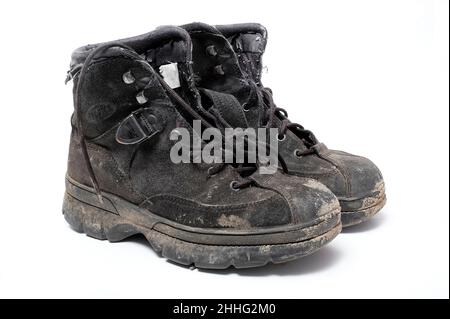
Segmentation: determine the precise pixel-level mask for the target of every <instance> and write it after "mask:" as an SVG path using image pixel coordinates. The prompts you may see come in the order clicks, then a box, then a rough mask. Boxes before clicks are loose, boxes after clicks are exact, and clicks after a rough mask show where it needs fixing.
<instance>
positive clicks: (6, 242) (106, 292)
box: [0, 0, 449, 298]
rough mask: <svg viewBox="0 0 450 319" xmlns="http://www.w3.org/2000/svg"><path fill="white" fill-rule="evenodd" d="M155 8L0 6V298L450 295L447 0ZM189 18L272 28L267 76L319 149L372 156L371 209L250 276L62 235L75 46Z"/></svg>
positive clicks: (164, 4) (142, 4)
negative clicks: (378, 179)
mask: <svg viewBox="0 0 450 319" xmlns="http://www.w3.org/2000/svg"><path fill="white" fill-rule="evenodd" d="M159 2H160V3H158V2H157V1H149V0H145V1H112V0H109V1H104V2H100V1H95V2H94V1H92V0H89V1H80V0H78V1H72V2H63V1H54V2H50V1H14V2H5V1H2V2H1V4H0V32H1V43H2V44H1V50H0V71H1V74H0V92H1V94H0V103H1V114H2V121H1V124H0V136H1V142H2V144H1V147H0V150H1V151H0V154H1V157H0V161H1V162H0V163H1V166H0V167H1V170H2V171H1V175H0V177H1V183H0V196H1V206H0V207H1V208H0V212H1V215H0V216H1V219H0V226H1V229H0V297H4V298H6V297H44V298H46V297H64V298H65V297H88V298H89V297H138V298H141V297H142V298H155V297H158V298H169V297H173V298H196V297H199V298H205V297H208V298H230V297H234V298H241V297H245V298H259V297H266V298H270V297H274V298H283V297H286V298H317V297H319V298H347V297H356V298H368V297H375V298H391V297H394V298H401V297H408V298H409V297H442V298H444V297H445V298H448V297H449V245H448V244H449V195H448V191H449V189H448V188H449V180H448V173H449V172H448V167H449V157H448V156H449V153H448V142H449V141H448V139H449V135H448V134H449V122H448V116H449V114H448V113H449V91H448V87H449V65H448V61H449V46H448V44H449V43H448V36H449V35H448V30H449V29H448V28H449V24H448V23H449V17H448V12H449V8H448V1H445V0H443V1H412V0H407V1H380V0H376V1H359V0H358V1H298V0H297V1H262V0H257V1H248V0H247V1H243V0H239V1H235V0H226V1H222V2H221V1H215V2H214V3H212V2H211V1H186V0H183V1H178V0H172V1H159ZM193 21H202V22H206V23H211V24H213V23H221V24H226V23H237V22H253V21H255V22H260V23H262V24H264V25H266V26H267V27H268V29H269V37H270V39H269V45H268V48H267V54H266V57H265V60H264V62H265V64H266V65H267V67H268V69H269V72H268V73H267V74H265V75H264V80H265V84H266V85H267V86H270V87H272V89H273V90H274V91H275V99H276V101H277V104H278V105H279V106H282V107H285V108H287V109H288V111H289V112H290V117H291V119H292V120H295V121H297V122H300V123H301V124H303V125H304V126H306V127H307V128H309V129H312V130H313V131H314V132H315V133H316V135H317V136H318V137H319V138H320V140H321V141H323V142H325V143H326V144H327V145H328V146H329V147H331V148H338V149H342V150H346V151H350V152H353V153H356V154H360V155H365V156H367V157H370V158H371V159H372V160H373V161H374V162H375V163H377V165H378V166H379V167H380V168H381V170H382V171H383V173H384V176H385V179H386V184H387V194H388V204H387V206H386V208H385V209H383V211H382V212H381V214H380V215H379V216H377V217H376V218H375V219H374V220H372V221H371V222H370V223H367V224H365V225H363V226H359V227H355V228H352V229H351V230H348V231H345V232H344V233H343V234H341V235H340V236H338V238H336V239H335V240H334V241H333V242H332V243H331V244H330V245H329V246H327V247H325V248H324V249H322V250H321V251H319V252H318V253H316V254H315V255H312V256H309V257H306V258H304V259H301V260H299V261H296V262H292V263H290V264H285V265H278V266H268V267H265V268H261V269H254V270H228V271H200V270H189V269H186V268H183V267H179V266H176V265H174V264H171V263H168V262H166V261H165V260H164V259H162V258H159V257H158V256H157V255H156V254H155V253H154V252H153V251H152V250H151V248H150V247H149V245H147V244H146V242H145V241H143V240H128V241H125V242H122V243H116V244H111V243H108V242H106V241H98V240H94V239H91V238H88V237H86V236H85V235H80V234H78V233H76V232H74V231H72V230H71V229H70V228H69V226H68V225H67V224H66V222H65V221H64V218H63V216H62V214H61V204H62V198H63V193H64V175H65V169H66V161H67V150H68V142H69V133H70V125H69V118H70V115H71V112H72V108H73V106H72V94H71V84H70V85H68V86H64V83H63V82H64V78H65V73H66V71H67V69H68V64H69V58H70V54H71V51H72V50H73V49H75V48H76V47H78V46H81V45H84V44H87V43H96V42H100V41H106V40H114V39H118V38H122V37H127V36H132V35H137V34H141V33H146V32H148V31H151V30H152V29H154V28H155V27H157V26H158V25H162V24H182V23H188V22H193Z"/></svg>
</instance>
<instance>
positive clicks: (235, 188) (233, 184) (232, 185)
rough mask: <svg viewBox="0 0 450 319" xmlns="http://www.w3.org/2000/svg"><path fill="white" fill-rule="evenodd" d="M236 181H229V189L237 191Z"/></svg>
mask: <svg viewBox="0 0 450 319" xmlns="http://www.w3.org/2000/svg"><path fill="white" fill-rule="evenodd" d="M237 183H238V182H237V181H232V182H231V183H230V188H231V190H233V191H235V192H238V191H239V188H237V186H236V185H237Z"/></svg>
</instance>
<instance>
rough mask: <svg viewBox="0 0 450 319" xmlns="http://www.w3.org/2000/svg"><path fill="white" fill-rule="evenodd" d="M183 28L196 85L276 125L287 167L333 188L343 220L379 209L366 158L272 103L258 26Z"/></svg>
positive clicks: (259, 121)
mask: <svg viewBox="0 0 450 319" xmlns="http://www.w3.org/2000/svg"><path fill="white" fill-rule="evenodd" d="M184 28H185V29H186V30H187V31H189V33H190V35H191V38H192V41H193V45H194V49H193V52H194V54H193V61H194V65H193V68H194V72H195V76H196V82H197V85H198V86H199V87H202V88H206V89H209V90H212V91H216V92H221V93H227V94H231V95H233V96H234V97H236V98H237V100H239V102H240V104H241V106H242V110H243V111H244V113H245V117H246V120H247V123H248V125H249V126H250V127H276V128H278V129H279V151H280V154H281V155H282V156H283V158H284V159H285V161H286V166H287V169H288V173H289V174H292V175H296V176H304V177H310V178H314V179H316V180H318V181H320V182H321V183H323V184H325V185H326V186H327V187H328V188H329V189H330V190H331V191H333V192H334V194H335V195H336V196H337V197H338V198H339V201H340V205H341V207H342V224H343V226H350V225H355V224H358V223H361V222H363V221H365V220H367V219H369V218H370V217H372V216H373V215H375V214H376V213H377V212H378V211H380V210H381V208H382V207H383V206H384V205H385V202H386V195H385V188H384V181H383V177H382V175H381V173H380V171H379V170H378V168H377V167H376V166H375V165H374V164H373V163H372V162H371V161H370V160H368V159H366V158H363V157H360V156H355V155H352V154H349V153H345V152H341V151H334V150H330V149H328V148H327V147H326V146H325V145H324V144H322V143H319V142H318V140H317V139H316V137H315V136H314V135H313V134H312V133H311V132H310V131H308V130H305V129H304V128H303V127H302V126H301V125H299V124H295V123H291V122H290V121H289V120H288V116H287V112H286V111H285V110H284V109H281V108H278V107H276V105H275V103H274V102H273V99H272V92H271V90H270V89H268V88H265V87H264V86H263V85H262V83H261V72H262V55H263V53H264V50H265V47H266V42H267V31H266V29H265V28H264V27H262V26H261V25H259V24H242V25H227V26H218V27H217V28H215V27H212V26H208V25H205V24H200V23H194V24H191V25H187V26H184ZM210 94H211V92H210ZM229 124H231V125H232V126H238V125H239V123H237V122H234V123H233V121H231V122H230V123H229Z"/></svg>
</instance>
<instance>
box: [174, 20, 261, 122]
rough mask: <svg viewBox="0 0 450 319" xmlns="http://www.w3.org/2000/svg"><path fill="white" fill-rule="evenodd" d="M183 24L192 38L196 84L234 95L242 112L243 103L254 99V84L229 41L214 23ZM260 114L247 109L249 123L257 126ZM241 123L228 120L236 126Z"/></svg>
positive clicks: (253, 101) (251, 102)
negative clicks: (242, 67) (211, 24)
mask: <svg viewBox="0 0 450 319" xmlns="http://www.w3.org/2000/svg"><path fill="white" fill-rule="evenodd" d="M183 28H184V29H186V30H187V31H188V32H189V35H190V37H191V39H192V44H193V49H192V59H193V69H194V74H195V82H196V85H197V86H198V87H201V88H205V89H209V90H211V91H217V92H221V93H225V94H230V95H233V96H234V97H235V98H236V99H237V100H238V101H239V104H240V108H239V110H235V112H237V113H239V112H240V113H242V107H244V108H245V105H253V104H254V103H255V99H256V95H255V92H254V85H253V86H252V84H251V82H250V81H249V80H248V78H247V77H246V75H245V73H244V72H243V71H242V69H241V67H240V65H239V61H238V57H237V55H236V53H235V52H234V50H233V47H232V46H231V44H230V42H228V40H227V39H226V38H225V37H224V36H223V35H222V34H221V33H220V32H219V31H218V30H217V29H216V28H215V27H213V26H209V25H207V24H203V23H193V24H189V25H185V26H183ZM227 111H232V110H227ZM260 114H261V112H259V111H258V110H257V109H256V108H253V112H252V114H250V113H246V117H247V121H248V124H249V125H250V126H252V127H258V126H259V122H260V118H259V117H260ZM236 115H237V114H236ZM239 116H240V115H239ZM240 123H241V122H240ZM240 123H237V122H235V123H229V124H231V125H232V126H238V124H240Z"/></svg>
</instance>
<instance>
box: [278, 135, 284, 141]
mask: <svg viewBox="0 0 450 319" xmlns="http://www.w3.org/2000/svg"><path fill="white" fill-rule="evenodd" d="M277 139H278V142H283V141H284V140H285V139H286V134H278V136H277Z"/></svg>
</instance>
